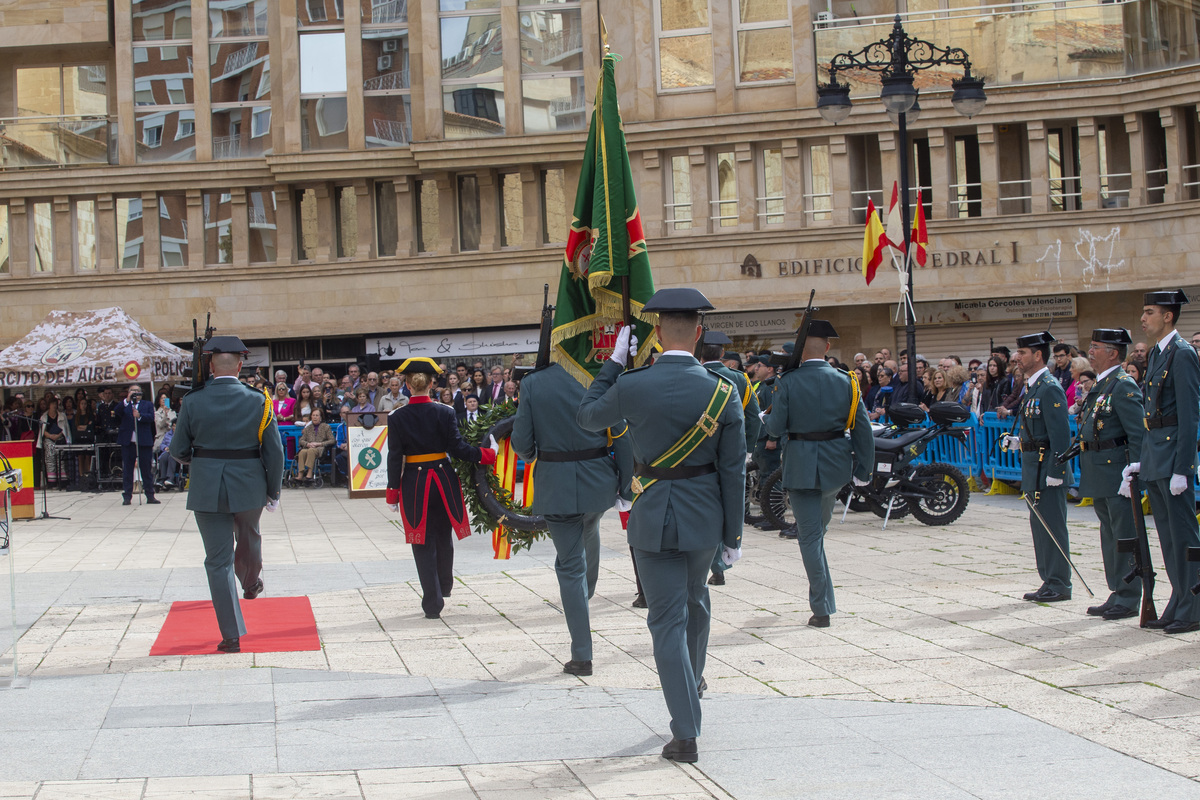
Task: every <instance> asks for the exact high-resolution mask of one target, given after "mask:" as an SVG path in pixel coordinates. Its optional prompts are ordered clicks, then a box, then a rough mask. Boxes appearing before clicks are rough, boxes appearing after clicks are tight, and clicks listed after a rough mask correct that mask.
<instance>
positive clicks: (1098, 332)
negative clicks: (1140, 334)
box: [1092, 328, 1133, 344]
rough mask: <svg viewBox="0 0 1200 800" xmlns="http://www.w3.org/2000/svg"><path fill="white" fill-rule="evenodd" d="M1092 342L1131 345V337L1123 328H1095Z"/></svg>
mask: <svg viewBox="0 0 1200 800" xmlns="http://www.w3.org/2000/svg"><path fill="white" fill-rule="evenodd" d="M1092 341H1093V342H1100V343H1101V344H1133V337H1132V336H1130V335H1129V331H1127V330H1125V329H1124V328H1095V329H1093V330H1092Z"/></svg>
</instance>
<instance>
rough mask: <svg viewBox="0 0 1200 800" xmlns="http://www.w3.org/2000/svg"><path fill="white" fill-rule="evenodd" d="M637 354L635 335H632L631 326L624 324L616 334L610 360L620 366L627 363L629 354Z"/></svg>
mask: <svg viewBox="0 0 1200 800" xmlns="http://www.w3.org/2000/svg"><path fill="white" fill-rule="evenodd" d="M635 355H637V337H636V336H634V335H633V326H632V325H626V326H625V327H623V328H621V332H620V333H618V334H617V343H616V344H615V345H613V354H612V360H613V361H615V362H617V363H618V364H620V365H621V366H622V367H623V366H625V365H626V364H628V363H629V358H630V356H635Z"/></svg>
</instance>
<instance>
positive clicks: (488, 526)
mask: <svg viewBox="0 0 1200 800" xmlns="http://www.w3.org/2000/svg"><path fill="white" fill-rule="evenodd" d="M516 413H517V407H516V406H515V405H513V404H511V403H495V404H492V405H490V406H488V408H487V411H481V412H480V413H479V414H478V415H477V416H476V418H475V421H474V422H469V423H465V424H463V426H462V427H461V428H460V430H461V432H462V436H463V439H464V440H466V442H467V443H468V444H471V445H474V446H476V447H486V446H487V442H486V440H487V438H488V437H489V436H491V435H493V430H494V429H495V428H496V427H497V426H498V425H500V424H501V423H502V422H503V421H504V420H506V419H508V418H510V417H512V416H514V415H515V414H516ZM504 427H507V426H504ZM499 438H501V437H497V439H499ZM503 438H507V437H506V436H505V437H503ZM451 463H452V464H453V466H454V471H455V472H456V473H457V474H458V481H459V483H460V484H462V493H463V501H464V503H465V504H466V507H467V513H468V514H469V515H470V517H471V528H472V529H473V530H474V531H475V532H476V533H479V534H485V533H488V532H490V531H493V530H495V529H496V528H498V527H500V526H501V525H503V526H504V528H505V530H506V531H507V533H508V541H509V546H510V548H511V550H512V552H514V553H516V552H520V551H521V550H528V549H529V548H530V547H532V546H533V543H534V542H536V541H538V540H539V539H543V538H545V537H546V535H547V533H546V520H545V519H544V518H543V517H540V516H534V515H533V514H532V513H531V512H530V509H529V508H528V507H527V506H522V505H520V504H518V503H517V501H516V499H515V498H514V497H513V495H512V493H511V492H509V491H508V490H507V489H505V488H504V487H503V486H502V485H501V484H500V476H499V475H497V474H496V473H495V471H494V470H492V469H491V468H490V467H486V466H484V465H482V464H476V463H474V462H471V461H462V460H460V459H457V458H452V459H451ZM497 512H499V513H497Z"/></svg>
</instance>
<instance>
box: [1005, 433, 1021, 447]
mask: <svg viewBox="0 0 1200 800" xmlns="http://www.w3.org/2000/svg"><path fill="white" fill-rule="evenodd" d="M1000 447H1001V449H1003V450H1020V449H1021V437H1020V436H1013V435H1012V434H1010V433H1006V434H1004V435H1003V436H1001V437H1000Z"/></svg>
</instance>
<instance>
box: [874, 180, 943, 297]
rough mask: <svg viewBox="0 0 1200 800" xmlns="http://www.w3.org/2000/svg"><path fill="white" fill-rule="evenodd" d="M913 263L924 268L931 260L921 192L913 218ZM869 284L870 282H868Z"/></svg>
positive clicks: (918, 195)
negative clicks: (927, 261)
mask: <svg viewBox="0 0 1200 800" xmlns="http://www.w3.org/2000/svg"><path fill="white" fill-rule="evenodd" d="M912 243H913V255H912V258H913V261H916V262H917V263H918V264H920V265H921V266H922V267H923V266H925V262H926V260H927V259H928V258H929V256H928V249H929V231H927V230H925V205H924V204H923V203H922V202H921V192H920V191H918V192H917V213H916V215H915V216H914V217H913V233H912ZM868 282H869V281H868Z"/></svg>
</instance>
